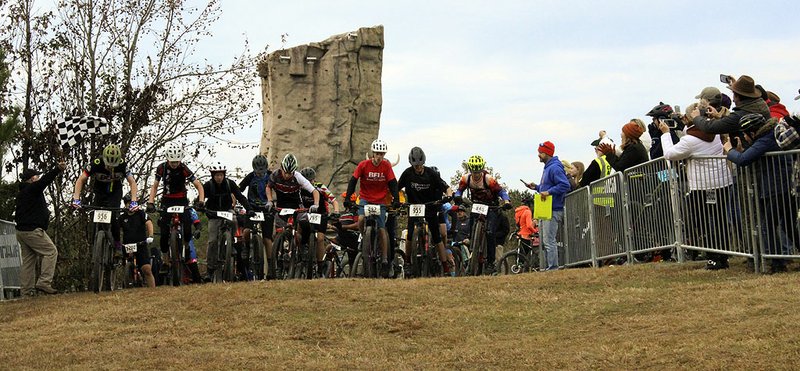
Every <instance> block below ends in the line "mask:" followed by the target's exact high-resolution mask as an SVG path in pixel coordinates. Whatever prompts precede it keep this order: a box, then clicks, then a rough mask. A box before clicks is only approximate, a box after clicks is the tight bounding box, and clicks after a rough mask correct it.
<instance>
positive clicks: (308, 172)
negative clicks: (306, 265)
mask: <svg viewBox="0 0 800 371" xmlns="http://www.w3.org/2000/svg"><path fill="white" fill-rule="evenodd" d="M300 175H302V176H303V177H304V178H306V179H307V180H308V181H309V182H311V185H313V186H314V188H315V189H316V190H317V192H319V197H320V199H322V201H321V202H320V207H319V213H320V214H322V218H320V222H319V224H317V225H312V226H311V229H312V230H311V232H312V233H314V237H315V239H316V245H317V249H316V251H317V254H316V259H317V260H316V261H317V272H322V271H323V270H324V269H325V267H324V265H325V262H323V261H322V259H323V258H324V257H325V231H326V230H327V229H328V215H329V214H330V206H333V212H334V213H339V203H338V202H337V201H336V197H335V196H334V195H333V194H332V193H331V191H330V190H328V187H327V186H326V185H324V184H322V183H320V182H317V180H316V179H317V172H316V171H315V170H314V169H312V168H310V167H306V168H303V169H302V170H300ZM300 197H302V199H303V207H306V208H310V207H311V206H312V205H313V204H314V195H313V194H312V193H311V192H309V191H306V190H305V189H301V190H300ZM323 201H324V202H323Z"/></svg>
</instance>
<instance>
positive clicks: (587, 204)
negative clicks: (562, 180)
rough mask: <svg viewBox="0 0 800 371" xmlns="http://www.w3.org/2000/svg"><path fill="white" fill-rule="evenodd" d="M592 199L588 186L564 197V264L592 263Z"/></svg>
mask: <svg viewBox="0 0 800 371" xmlns="http://www.w3.org/2000/svg"><path fill="white" fill-rule="evenodd" d="M591 205H592V201H591V194H590V193H589V188H588V187H583V188H580V189H577V190H575V191H574V192H571V193H570V194H568V195H567V197H566V198H565V199H564V226H563V228H560V229H559V230H563V231H564V239H563V241H565V246H564V262H563V263H564V264H563V265H564V266H567V267H570V266H576V265H586V264H593V265H594V263H593V259H592V246H593V245H594V242H593V239H594V237H593V236H592V233H593V228H592V206H591Z"/></svg>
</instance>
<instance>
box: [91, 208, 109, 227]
mask: <svg viewBox="0 0 800 371" xmlns="http://www.w3.org/2000/svg"><path fill="white" fill-rule="evenodd" d="M94 222H95V223H103V224H109V223H111V211H109V210H95V211H94Z"/></svg>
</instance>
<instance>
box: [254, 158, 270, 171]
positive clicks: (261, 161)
mask: <svg viewBox="0 0 800 371" xmlns="http://www.w3.org/2000/svg"><path fill="white" fill-rule="evenodd" d="M268 164H269V161H267V156H264V155H261V154H259V155H256V157H253V170H255V171H267V166H268Z"/></svg>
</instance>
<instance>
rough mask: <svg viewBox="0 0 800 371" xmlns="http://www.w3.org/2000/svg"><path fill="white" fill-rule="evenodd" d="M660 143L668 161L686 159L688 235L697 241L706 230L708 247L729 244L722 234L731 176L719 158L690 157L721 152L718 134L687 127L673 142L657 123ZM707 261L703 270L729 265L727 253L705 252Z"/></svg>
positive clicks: (727, 208)
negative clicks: (660, 134) (676, 140)
mask: <svg viewBox="0 0 800 371" xmlns="http://www.w3.org/2000/svg"><path fill="white" fill-rule="evenodd" d="M659 130H661V133H662V137H661V145H662V147H663V151H664V158H665V159H667V160H669V161H679V160H687V159H688V165H687V170H686V177H687V180H688V186H689V194H688V196H687V198H686V201H687V205H688V206H689V208H688V209H689V213H690V220H691V222H690V223H689V225H690V226H691V227H690V228H688V229H687V238H688V239H689V240H690V241H692V242H694V243H698V241H699V240H700V239H701V237H702V236H701V233H703V232H707V235H706V236H705V237H706V239H705V244H706V245H707V247H714V246H721V247H726V246H730V241H729V240H728V236H727V235H726V234H725V233H724V231H725V230H726V229H725V225H726V224H727V215H728V214H727V212H728V210H729V206H730V204H731V193H732V188H733V187H732V185H733V177H732V175H731V171H730V169H729V168H728V167H727V166H726V164H725V163H724V161H720V160H718V159H691V158H692V157H694V156H719V155H722V142H721V141H720V138H719V136H718V135H714V134H709V133H705V132H702V131H700V130H699V129H697V128H696V127H694V126H689V127H687V129H686V135H684V136H683V137H682V138H681V139H680V141H678V143H676V144H674V145H673V144H672V142H671V141H670V140H669V135H670V134H669V128H668V127H667V125H666V124H665V123H663V122H660V123H659ZM706 256H707V257H708V263H707V264H706V269H712V270H717V269H725V268H728V257H727V255H723V254H717V253H711V252H708V253H706Z"/></svg>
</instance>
